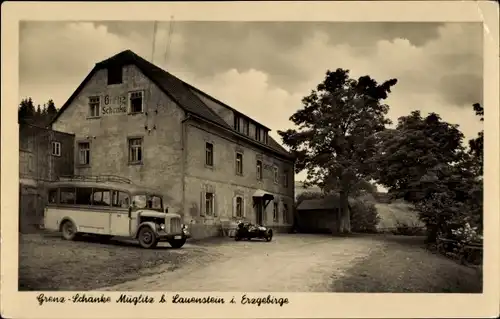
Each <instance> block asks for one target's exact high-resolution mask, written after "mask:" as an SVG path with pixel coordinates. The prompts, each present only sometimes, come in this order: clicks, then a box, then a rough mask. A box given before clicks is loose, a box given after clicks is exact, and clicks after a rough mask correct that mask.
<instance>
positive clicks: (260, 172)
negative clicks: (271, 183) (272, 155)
mask: <svg viewBox="0 0 500 319" xmlns="http://www.w3.org/2000/svg"><path fill="white" fill-rule="evenodd" d="M257 179H258V180H259V181H260V180H262V161H261V160H257Z"/></svg>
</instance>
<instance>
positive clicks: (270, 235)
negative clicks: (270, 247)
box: [266, 231, 273, 242]
mask: <svg viewBox="0 0 500 319" xmlns="http://www.w3.org/2000/svg"><path fill="white" fill-rule="evenodd" d="M272 239H273V232H271V231H270V232H269V233H268V234H267V236H266V241H268V242H269V241H271V240H272Z"/></svg>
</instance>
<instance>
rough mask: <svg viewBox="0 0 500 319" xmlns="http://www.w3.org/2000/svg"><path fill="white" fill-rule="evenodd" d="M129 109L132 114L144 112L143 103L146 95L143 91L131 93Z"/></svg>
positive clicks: (129, 94) (129, 95)
mask: <svg viewBox="0 0 500 319" xmlns="http://www.w3.org/2000/svg"><path fill="white" fill-rule="evenodd" d="M128 100H129V109H130V113H142V112H143V104H144V103H143V102H144V94H143V91H136V92H129V93H128Z"/></svg>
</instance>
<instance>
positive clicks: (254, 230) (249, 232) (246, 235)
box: [234, 222, 273, 241]
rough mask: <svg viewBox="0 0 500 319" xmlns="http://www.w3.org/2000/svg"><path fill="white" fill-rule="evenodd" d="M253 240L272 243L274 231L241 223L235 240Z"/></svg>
mask: <svg viewBox="0 0 500 319" xmlns="http://www.w3.org/2000/svg"><path fill="white" fill-rule="evenodd" d="M252 238H259V239H265V240H266V241H271V240H272V239H273V230H272V229H271V228H269V227H264V226H259V225H253V224H252V223H248V222H241V223H239V224H238V228H236V234H235V235H234V240H236V241H238V240H242V239H246V240H250V239H252Z"/></svg>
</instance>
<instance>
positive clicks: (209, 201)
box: [205, 193, 214, 216]
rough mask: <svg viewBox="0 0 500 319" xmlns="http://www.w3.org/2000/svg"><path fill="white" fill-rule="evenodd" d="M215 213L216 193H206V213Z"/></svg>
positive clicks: (210, 214)
mask: <svg viewBox="0 0 500 319" xmlns="http://www.w3.org/2000/svg"><path fill="white" fill-rule="evenodd" d="M213 214H214V194H213V193H205V215H206V216H212V215H213Z"/></svg>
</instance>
